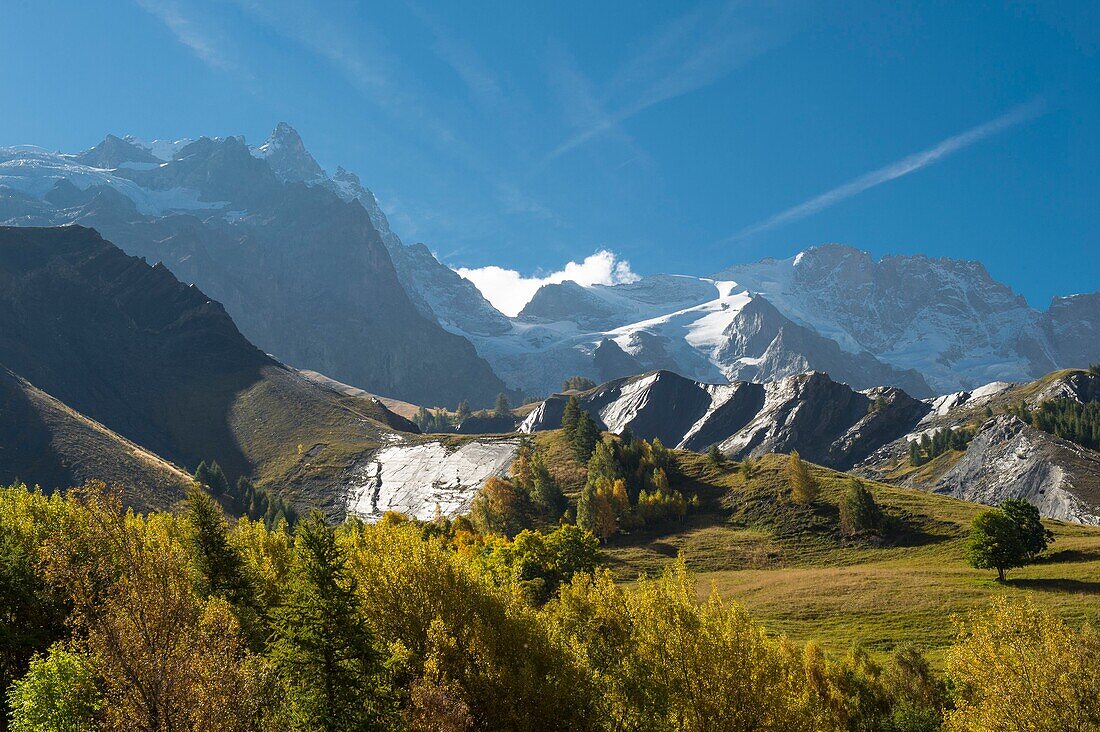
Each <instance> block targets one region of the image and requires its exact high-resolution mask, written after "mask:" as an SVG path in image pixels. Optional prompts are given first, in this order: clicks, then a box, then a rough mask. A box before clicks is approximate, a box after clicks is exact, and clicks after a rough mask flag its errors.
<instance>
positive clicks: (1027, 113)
mask: <svg viewBox="0 0 1100 732" xmlns="http://www.w3.org/2000/svg"><path fill="white" fill-rule="evenodd" d="M1045 111H1046V102H1045V101H1044V100H1043V99H1041V98H1040V99H1034V100H1032V101H1030V102H1027V103H1026V104H1021V105H1020V106H1018V107H1015V108H1013V109H1011V110H1009V111H1008V112H1005V113H1004V114H1002V115H1000V116H998V117H995V118H994V119H991V120H990V121H988V122H985V123H984V124H980V125H978V126H977V127H972V128H971V129H969V130H966V131H965V132H961V133H959V134H957V135H953V136H951V137H948V138H947V139H945V140H942V141H940V142H938V143H936V144H935V145H933V146H932V147H930V148H928V149H926V150H922V151H920V152H918V153H913V154H912V155H908V156H906V157H904V158H902V159H901V160H897V161H895V162H893V163H890V164H889V165H886V166H883V167H881V168H878V169H877V170H872V171H871V172H870V173H865V174H864V175H861V176H859V177H858V178H856V179H854V180H851V181H849V182H847V183H845V184H844V185H841V186H837V187H836V188H833V189H832V190H829V191H826V192H825V193H822V194H820V195H818V196H814V197H813V198H810V199H809V200H807V201H804V202H802V203H800V204H798V205H797V206H792V207H791V208H788V209H785V210H783V211H780V212H779V213H777V214H775V215H774V216H769V217H768V218H766V219H764V220H762V221H759V222H757V223H755V224H752V225H751V226H746V227H745V228H744V229H742V230H741V231H739V232H737V233H736V234H734V235H733V236H730V237H728V238H727V239H725V241H736V240H739V239H745V238H747V237H750V236H752V235H754V234H759V233H761V232H764V231H768V230H770V229H774V228H776V227H778V226H782V225H784V224H788V223H791V222H793V221H798V220H800V219H804V218H806V217H807V216H812V215H814V214H816V213H817V212H819V211H821V210H823V209H826V208H829V207H830V206H835V205H836V204H838V203H840V202H841V201H844V200H846V199H849V198H851V197H852V196H856V195H859V194H860V193H863V192H864V191H866V190H868V189H869V188H874V187H875V186H880V185H882V184H883V183H888V182H890V181H892V180H896V179H898V178H901V177H902V176H906V175H909V174H910V173H915V172H917V171H918V170H920V169H921V168H925V167H927V166H929V165H932V164H933V163H936V162H938V161H940V160H942V159H943V158H945V157H947V156H948V155H951V154H952V153H955V152H958V151H959V150H962V149H963V148H965V147H969V146H970V145H973V144H975V143H977V142H981V141H982V140H984V139H986V138H987V137H991V136H992V135H996V134H997V133H999V132H1004V131H1005V130H1008V129H1010V128H1012V127H1016V126H1017V125H1021V124H1024V123H1025V122H1029V121H1031V120H1033V119H1035V118H1036V117H1038V116H1040V115H1041V114H1043V112H1045Z"/></svg>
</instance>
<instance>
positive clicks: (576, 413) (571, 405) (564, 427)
mask: <svg viewBox="0 0 1100 732" xmlns="http://www.w3.org/2000/svg"><path fill="white" fill-rule="evenodd" d="M580 417H581V404H580V402H578V401H577V397H575V396H571V397H569V401H567V402H566V403H565V409H564V410H563V411H562V414H561V431H562V434H563V435H565V439H566V441H567V442H569V443H570V444H572V443H573V437H574V436H575V435H576V434H577V420H579V419H580Z"/></svg>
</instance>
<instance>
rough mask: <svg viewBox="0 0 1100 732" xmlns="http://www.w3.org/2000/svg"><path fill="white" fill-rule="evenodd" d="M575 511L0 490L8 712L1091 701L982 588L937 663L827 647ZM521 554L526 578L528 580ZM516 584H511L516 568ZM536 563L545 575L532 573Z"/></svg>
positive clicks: (804, 726) (422, 712) (301, 724)
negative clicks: (250, 515) (531, 518)
mask: <svg viewBox="0 0 1100 732" xmlns="http://www.w3.org/2000/svg"><path fill="white" fill-rule="evenodd" d="M597 552H598V549H597V546H596V541H595V539H594V538H593V537H591V536H590V535H589V534H587V533H586V532H583V531H581V530H579V529H577V528H575V527H565V528H560V529H557V530H556V531H555V532H552V533H549V534H542V533H539V532H521V534H520V535H519V536H517V537H516V538H515V539H512V540H509V539H504V538H499V537H496V538H494V537H485V536H483V535H478V534H477V533H476V532H474V531H473V530H472V527H471V526H470V524H469V522H468V521H465V522H464V521H462V520H460V521H455V522H450V521H446V520H443V519H440V520H438V521H434V522H430V523H418V522H410V521H404V520H402V519H401V518H400V517H396V516H388V517H386V518H385V519H384V520H383V521H381V522H380V523H379V524H377V525H364V524H362V523H360V522H356V521H351V522H347V523H345V524H343V525H341V526H338V527H333V526H330V525H326V523H325V522H324V521H323V520H321V518H320V517H319V516H318V515H316V514H313V515H310V516H307V517H305V518H303V519H302V520H301V521H300V522H299V523H298V525H297V527H296V528H295V529H294V531H293V533H291V532H290V531H289V530H288V529H287V525H286V524H285V523H282V524H280V525H279V527H277V528H276V529H274V530H269V529H267V528H265V526H264V525H263V523H261V522H259V521H252V520H249V519H241V520H240V521H237V522H235V523H233V524H230V523H228V522H227V521H226V520H225V518H224V516H223V515H222V513H221V511H220V509H219V507H218V505H217V504H216V503H215V502H214V501H212V500H211V499H210V498H209V497H208V496H206V495H204V494H203V493H201V492H198V491H195V492H193V493H192V494H191V495H190V496H189V500H188V505H187V509H186V511H185V512H184V513H183V514H181V515H173V514H168V513H155V514H151V515H148V516H139V515H134V514H133V513H131V512H127V511H124V510H123V508H122V504H121V502H120V499H119V494H117V493H115V492H112V491H108V490H107V489H106V488H105V487H104V486H102V485H101V484H100V485H94V484H93V485H89V486H86V487H85V488H83V489H79V490H76V491H73V492H70V494H69V495H67V496H61V495H54V496H45V495H43V494H41V493H38V492H35V491H29V490H26V489H24V488H22V487H17V488H11V489H3V490H0V560H2V561H0V590H2V592H3V593H4V595H3V600H4V604H3V605H2V606H0V607H2V608H3V612H0V639H2V645H0V685H2V686H3V688H4V689H6V690H7V693H6V699H7V703H8V714H7V715H5V717H4V719H5V721H6V723H7V725H8V726H9V728H10V729H11V730H13V732H46V731H47V730H48V731H49V732H55V731H56V730H66V731H69V730H80V731H84V730H103V731H104V732H114V731H116V730H117V731H119V732H121V731H126V732H130V731H131V730H172V731H173V732H198V731H199V730H204V731H205V730H219V731H221V732H236V731H238V730H240V731H242V732H243V731H244V730H263V731H265V732H266V731H267V730H298V731H302V732H306V731H309V732H313V731H317V732H321V731H329V730H364V731H366V730H387V731H390V730H394V731H396V730H409V731H410V732H413V731H415V732H427V731H429V730H431V731H435V732H462V731H464V730H491V731H493V732H497V731H499V730H533V731H534V730H563V729H569V730H582V731H583V730H593V731H596V730H599V731H607V732H611V731H613V730H614V731H616V732H618V731H623V730H630V731H632V732H672V731H674V730H675V731H677V732H702V731H704V730H707V731H710V730H723V731H729V732H738V731H740V730H746V731H747V730H763V731H771V732H781V731H782V732H803V731H805V732H810V731H811V730H812V731H818V730H824V731H826V732H829V731H840V730H882V731H884V732H902V731H906V732H920V731H931V730H938V729H945V730H991V729H1019V728H1020V724H1021V723H1026V725H1027V728H1028V729H1029V730H1036V731H1038V732H1043V731H1045V730H1069V729H1074V730H1085V729H1095V728H1097V725H1098V724H1100V637H1098V636H1097V634H1096V633H1095V632H1094V631H1092V630H1090V629H1085V630H1083V631H1080V632H1078V631H1074V630H1072V629H1071V628H1069V627H1067V626H1066V625H1065V624H1064V623H1062V622H1061V621H1060V620H1058V619H1057V618H1056V617H1055V616H1053V615H1052V614H1050V613H1049V612H1047V611H1045V610H1040V609H1038V608H1036V607H1035V606H1032V605H1029V604H1013V603H1010V602H1009V601H1007V600H1004V599H1001V600H998V601H997V602H996V603H995V604H994V605H993V607H992V608H990V609H989V610H986V611H983V612H980V613H976V614H974V615H973V616H971V617H970V618H969V619H968V620H967V621H965V622H963V623H962V624H961V625H960V633H959V637H958V640H957V642H956V643H955V645H954V646H953V647H951V648H950V649H949V650H948V651H947V654H946V676H945V677H941V676H940V675H938V674H936V673H934V672H933V671H932V670H931V669H930V667H929V664H928V663H927V661H926V660H925V659H924V658H923V657H922V656H921V654H920V653H918V652H917V651H915V650H913V649H911V648H898V649H896V650H895V651H894V652H893V653H892V654H890V655H888V656H887V657H885V658H883V659H882V660H878V659H875V658H872V657H871V656H869V655H868V654H867V653H866V652H864V651H862V650H860V649H858V648H857V649H854V650H852V651H851V652H850V653H848V654H846V655H844V656H841V657H832V656H829V655H827V654H825V653H823V652H822V650H821V649H820V648H819V647H818V646H816V645H815V644H813V643H809V644H806V645H804V646H802V645H797V644H794V643H792V642H790V641H788V640H786V639H784V638H775V637H772V636H771V635H769V634H768V633H767V632H765V630H764V628H763V627H761V626H760V625H759V624H757V623H756V622H754V621H753V619H752V618H751V617H750V616H749V614H748V613H747V612H746V611H745V610H744V608H742V607H741V606H739V605H737V604H731V603H728V602H725V601H723V600H721V599H720V598H719V597H718V596H717V595H712V596H711V597H710V598H709V599H708V600H706V601H705V602H702V603H700V602H699V601H698V594H697V581H696V578H695V577H694V576H692V575H691V573H689V572H687V571H686V570H685V568H684V566H683V564H682V563H675V564H673V565H672V566H671V567H670V568H669V569H668V570H667V571H666V572H665V574H664V575H663V576H661V577H659V578H648V579H647V578H642V579H641V580H639V581H638V582H637V583H635V584H633V585H631V586H623V585H619V584H616V583H615V582H614V581H613V580H612V578H611V576H610V575H609V574H608V573H606V572H600V571H593V570H594V568H595V566H596V556H597ZM531 578H537V579H541V580H542V581H543V582H542V590H541V591H539V592H534V591H532V589H533V588H532V587H531V584H530V581H531ZM525 582H526V583H529V584H528V585H527V586H526V588H525V587H524V586H523V583H525ZM548 586H553V587H554V589H553V590H547V589H546V588H547V587H548Z"/></svg>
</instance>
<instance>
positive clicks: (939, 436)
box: [909, 427, 974, 467]
mask: <svg viewBox="0 0 1100 732" xmlns="http://www.w3.org/2000/svg"><path fill="white" fill-rule="evenodd" d="M973 439H974V430H972V429H970V428H968V427H959V428H957V429H948V428H946V427H945V428H943V429H938V430H936V431H935V432H933V433H932V435H931V436H929V434H928V433H927V432H925V433H924V434H923V435H921V436H920V439H919V440H913V441H912V442H910V443H909V464H910V465H912V466H913V467H920V466H921V465H924V464H925V463H927V462H928V461H930V460H935V459H936V458H938V457H939V456H940V455H943V454H944V453H945V452H949V451H951V450H965V449H966V446H967V445H969V444H970V441H971V440H973Z"/></svg>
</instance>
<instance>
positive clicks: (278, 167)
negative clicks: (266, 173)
mask: <svg viewBox="0 0 1100 732" xmlns="http://www.w3.org/2000/svg"><path fill="white" fill-rule="evenodd" d="M252 154H253V155H255V156H256V157H258V158H262V159H264V160H266V161H267V163H268V165H270V166H271V170H272V171H273V172H274V173H275V175H276V176H278V178H279V180H281V181H289V182H302V183H319V182H322V181H324V180H325V178H326V177H325V171H324V170H322V169H321V166H320V165H318V164H317V161H316V160H314V158H313V155H311V154H310V152H309V150H307V149H306V146H305V144H304V143H303V142H302V137H301V135H299V134H298V131H297V130H295V129H294V128H293V127H291V126H290V125H288V124H287V123H286V122H280V123H279V124H278V125H276V126H275V129H274V130H273V131H272V133H271V136H270V137H268V138H267V141H266V142H264V143H263V144H262V145H260V146H259V147H257V148H255V149H254V150H253V151H252Z"/></svg>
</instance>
